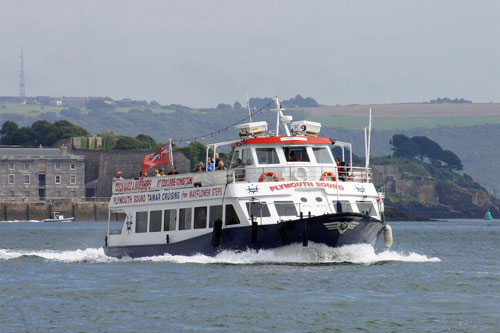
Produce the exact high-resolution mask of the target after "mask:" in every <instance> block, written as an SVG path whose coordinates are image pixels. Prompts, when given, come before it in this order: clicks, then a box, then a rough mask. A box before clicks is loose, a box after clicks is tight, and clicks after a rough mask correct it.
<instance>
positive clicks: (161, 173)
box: [160, 168, 165, 176]
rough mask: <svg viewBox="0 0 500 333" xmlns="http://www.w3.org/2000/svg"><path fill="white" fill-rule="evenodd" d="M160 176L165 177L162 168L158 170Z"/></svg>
mask: <svg viewBox="0 0 500 333" xmlns="http://www.w3.org/2000/svg"><path fill="white" fill-rule="evenodd" d="M160 176H165V169H163V168H161V169H160Z"/></svg>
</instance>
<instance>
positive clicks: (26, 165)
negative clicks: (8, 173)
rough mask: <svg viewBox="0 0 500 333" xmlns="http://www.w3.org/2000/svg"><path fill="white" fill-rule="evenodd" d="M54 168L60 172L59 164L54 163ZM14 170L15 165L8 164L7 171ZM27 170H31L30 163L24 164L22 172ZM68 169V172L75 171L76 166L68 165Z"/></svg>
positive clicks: (73, 164)
mask: <svg viewBox="0 0 500 333" xmlns="http://www.w3.org/2000/svg"><path fill="white" fill-rule="evenodd" d="M54 168H55V169H56V170H61V163H60V162H56V163H54ZM15 169H16V165H15V163H9V170H15ZM29 169H31V164H30V163H24V170H29ZM69 169H70V170H76V164H75V163H70V165H69Z"/></svg>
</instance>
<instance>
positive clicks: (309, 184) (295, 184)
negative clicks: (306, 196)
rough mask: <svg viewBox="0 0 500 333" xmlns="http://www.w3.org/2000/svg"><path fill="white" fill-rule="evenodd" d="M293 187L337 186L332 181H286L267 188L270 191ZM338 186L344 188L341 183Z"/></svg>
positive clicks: (340, 188)
mask: <svg viewBox="0 0 500 333" xmlns="http://www.w3.org/2000/svg"><path fill="white" fill-rule="evenodd" d="M295 187H328V188H337V184H336V183H332V182H293V183H286V184H280V185H272V186H269V189H270V190H271V191H281V190H285V189H288V188H295ZM338 188H339V190H344V186H342V185H339V186H338Z"/></svg>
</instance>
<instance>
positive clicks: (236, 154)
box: [231, 150, 240, 167]
mask: <svg viewBox="0 0 500 333" xmlns="http://www.w3.org/2000/svg"><path fill="white" fill-rule="evenodd" d="M238 158H240V151H239V150H235V151H234V152H233V159H232V160H231V167H232V165H233V164H234V162H236V160H237V159H238Z"/></svg>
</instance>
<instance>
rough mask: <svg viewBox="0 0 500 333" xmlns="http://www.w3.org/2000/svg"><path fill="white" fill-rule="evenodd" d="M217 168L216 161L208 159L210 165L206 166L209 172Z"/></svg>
mask: <svg viewBox="0 0 500 333" xmlns="http://www.w3.org/2000/svg"><path fill="white" fill-rule="evenodd" d="M214 168H215V165H214V161H213V160H212V158H211V157H209V158H208V164H207V165H206V169H207V171H213V170H214Z"/></svg>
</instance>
